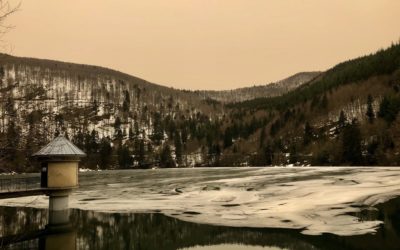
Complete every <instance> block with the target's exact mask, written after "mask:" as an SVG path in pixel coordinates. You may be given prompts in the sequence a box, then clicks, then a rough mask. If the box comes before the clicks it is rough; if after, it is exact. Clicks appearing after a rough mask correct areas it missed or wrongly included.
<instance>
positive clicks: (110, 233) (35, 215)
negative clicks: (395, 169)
mask: <svg viewBox="0 0 400 250" xmlns="http://www.w3.org/2000/svg"><path fill="white" fill-rule="evenodd" d="M378 208H379V211H375V212H374V211H363V212H361V213H358V214H356V215H357V216H358V217H359V218H360V219H362V220H375V219H380V220H383V221H384V222H385V224H384V225H383V226H382V227H381V228H380V229H379V230H378V232H377V233H376V234H375V235H371V234H369V235H360V236H350V237H340V236H336V235H322V236H307V235H302V234H301V233H300V232H299V231H298V230H284V229H252V228H232V227H222V226H211V225H202V224H195V223H189V222H183V221H179V220H177V219H174V218H170V217H167V216H164V215H161V214H119V213H115V214H112V213H98V212H92V211H82V210H71V223H72V225H73V227H74V230H75V231H76V236H77V240H76V245H77V249H177V248H184V247H191V246H196V245H216V244H223V243H226V244H235V243H237V244H245V245H257V246H276V247H281V248H286V249H396V248H398V246H399V245H400V220H399V217H400V199H395V200H392V201H390V202H388V203H385V204H383V205H380V206H378ZM46 222H47V211H46V210H39V209H31V208H4V207H3V208H0V225H1V228H0V233H1V235H2V236H4V235H17V234H19V233H26V232H28V231H32V230H38V229H43V228H44V227H45V224H46ZM40 237H42V238H43V237H46V236H43V235H42V236H40ZM37 243H38V241H37V240H32V241H28V242H25V243H23V244H24V245H14V248H13V249H19V248H20V247H21V246H23V248H27V249H29V248H32V249H36V248H37V246H38V245H37ZM18 246H19V247H18Z"/></svg>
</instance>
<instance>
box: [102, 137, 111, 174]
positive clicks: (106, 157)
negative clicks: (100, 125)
mask: <svg viewBox="0 0 400 250" xmlns="http://www.w3.org/2000/svg"><path fill="white" fill-rule="evenodd" d="M111 162H112V147H111V143H110V139H109V138H108V137H107V138H106V137H103V138H102V139H101V141H100V145H99V165H100V167H101V168H102V169H106V168H109V167H110V165H111Z"/></svg>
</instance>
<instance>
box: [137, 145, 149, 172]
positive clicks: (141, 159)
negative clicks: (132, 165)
mask: <svg viewBox="0 0 400 250" xmlns="http://www.w3.org/2000/svg"><path fill="white" fill-rule="evenodd" d="M149 145H150V144H149ZM149 152H150V150H149ZM145 159H146V149H145V145H144V140H140V142H139V151H138V152H137V160H138V162H139V167H143V166H144V165H145V164H146V162H145Z"/></svg>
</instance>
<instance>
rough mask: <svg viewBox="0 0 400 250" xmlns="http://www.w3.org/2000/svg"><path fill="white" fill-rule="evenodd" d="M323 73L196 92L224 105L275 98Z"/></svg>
mask: <svg viewBox="0 0 400 250" xmlns="http://www.w3.org/2000/svg"><path fill="white" fill-rule="evenodd" d="M320 74H321V72H318V71H315V72H301V73H297V74H295V75H293V76H290V77H288V78H286V79H283V80H281V81H279V82H275V83H270V84H266V85H260V86H253V87H245V88H238V89H233V90H222V91H208V90H204V91H195V93H196V94H198V95H199V96H200V97H202V98H209V99H213V100H217V101H220V102H224V103H232V102H242V101H247V100H252V99H255V98H261V97H273V96H279V95H282V94H285V93H287V92H289V91H291V90H293V89H295V88H297V87H299V86H301V85H302V84H304V83H307V82H309V81H311V80H313V79H314V78H316V77H318V76H319V75H320Z"/></svg>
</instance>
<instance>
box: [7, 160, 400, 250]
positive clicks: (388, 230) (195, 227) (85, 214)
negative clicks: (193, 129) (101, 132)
mask: <svg viewBox="0 0 400 250" xmlns="http://www.w3.org/2000/svg"><path fill="white" fill-rule="evenodd" d="M399 177H400V168H389V167H383V168H350V167H329V168H317V167H312V168H311V167H306V168H280V167H279V168H278V167H277V168H201V169H157V170H127V171H102V172H88V173H82V174H81V175H80V176H79V178H80V184H81V187H80V188H79V189H78V190H76V191H75V192H74V193H73V195H71V197H70V207H71V208H72V209H71V211H70V215H69V216H70V217H69V221H70V223H69V224H68V225H64V226H63V227H61V228H52V227H51V226H48V225H47V210H46V209H45V208H46V207H47V206H48V200H47V198H46V197H44V196H37V197H25V198H18V199H7V200H0V205H2V206H3V207H1V230H0V233H1V236H2V237H3V238H2V239H3V242H4V243H7V242H12V241H14V242H15V241H18V239H19V241H20V242H19V243H15V244H11V245H8V248H9V249H21V248H27V249H29V248H30V249H37V248H38V247H39V248H42V249H50V248H49V246H57V247H58V248H56V249H59V248H60V247H61V246H63V247H64V249H399V247H398V246H399V245H400V199H399V198H397V197H400V178H399ZM60 242H64V243H60Z"/></svg>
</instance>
